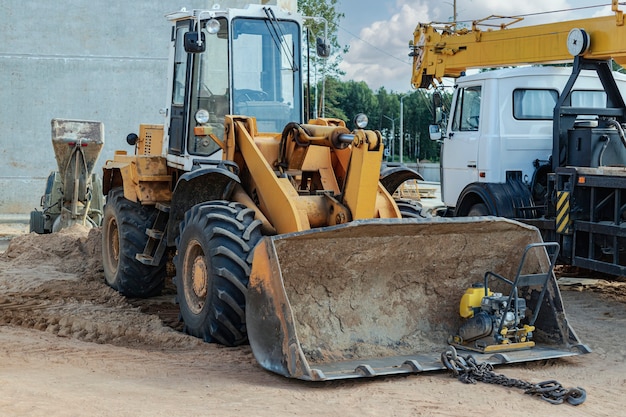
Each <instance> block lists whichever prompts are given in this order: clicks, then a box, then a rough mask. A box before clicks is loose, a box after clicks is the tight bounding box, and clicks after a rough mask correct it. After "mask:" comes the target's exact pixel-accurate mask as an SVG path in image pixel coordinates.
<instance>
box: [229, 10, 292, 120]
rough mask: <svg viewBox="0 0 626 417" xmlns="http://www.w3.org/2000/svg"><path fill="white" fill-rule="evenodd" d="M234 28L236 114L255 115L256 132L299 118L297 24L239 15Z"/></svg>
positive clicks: (234, 105)
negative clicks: (240, 16)
mask: <svg viewBox="0 0 626 417" xmlns="http://www.w3.org/2000/svg"><path fill="white" fill-rule="evenodd" d="M232 30H233V33H232V39H233V43H232V66H233V70H232V74H233V78H232V87H233V95H232V100H233V109H234V113H235V114H238V115H244V116H253V117H256V119H257V128H258V130H259V131H260V132H281V131H282V129H283V127H284V126H285V125H286V124H287V123H289V122H302V110H301V109H302V97H301V96H302V94H301V88H302V87H301V86H302V81H301V78H302V71H300V68H299V62H300V36H299V35H300V27H299V26H298V24H297V23H296V22H291V21H276V20H273V21H272V20H265V19H249V18H237V19H234V20H233V25H232Z"/></svg>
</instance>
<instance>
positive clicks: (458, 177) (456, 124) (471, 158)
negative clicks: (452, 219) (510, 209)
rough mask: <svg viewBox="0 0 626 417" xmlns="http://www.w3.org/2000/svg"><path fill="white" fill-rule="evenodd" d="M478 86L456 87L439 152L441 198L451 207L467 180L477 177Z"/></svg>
mask: <svg viewBox="0 0 626 417" xmlns="http://www.w3.org/2000/svg"><path fill="white" fill-rule="evenodd" d="M481 90H482V88H481V86H480V85H474V86H466V87H459V89H458V90H457V92H456V95H455V100H454V103H453V112H452V115H451V120H450V128H449V129H448V135H447V137H446V138H445V139H444V141H443V148H442V154H441V166H442V170H443V173H442V180H441V188H442V198H443V201H444V202H445V203H446V205H448V206H450V207H455V206H456V204H457V200H458V198H459V195H460V194H461V191H463V189H464V188H465V187H466V186H467V185H468V184H471V183H473V182H476V181H478V143H479V141H478V139H479V134H480V114H481V109H482V106H481Z"/></svg>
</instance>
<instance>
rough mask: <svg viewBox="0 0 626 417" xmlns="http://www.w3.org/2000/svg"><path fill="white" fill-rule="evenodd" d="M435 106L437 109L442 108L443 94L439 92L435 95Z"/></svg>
mask: <svg viewBox="0 0 626 417" xmlns="http://www.w3.org/2000/svg"><path fill="white" fill-rule="evenodd" d="M433 106H434V107H435V108H437V107H441V93H440V92H439V91H435V92H434V93H433Z"/></svg>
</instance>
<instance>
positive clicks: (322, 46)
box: [315, 38, 330, 58]
mask: <svg viewBox="0 0 626 417" xmlns="http://www.w3.org/2000/svg"><path fill="white" fill-rule="evenodd" d="M315 49H316V50H317V55H318V56H320V57H322V58H328V57H329V56H330V44H329V43H328V40H327V39H325V38H317V41H316V48H315Z"/></svg>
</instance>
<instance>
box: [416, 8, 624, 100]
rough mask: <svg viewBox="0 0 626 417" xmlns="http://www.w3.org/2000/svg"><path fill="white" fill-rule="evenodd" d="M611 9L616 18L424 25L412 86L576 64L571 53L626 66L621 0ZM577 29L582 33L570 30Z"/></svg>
mask: <svg viewBox="0 0 626 417" xmlns="http://www.w3.org/2000/svg"><path fill="white" fill-rule="evenodd" d="M612 10H613V11H614V12H615V15H614V16H604V17H597V18H589V19H581V20H570V21H565V22H557V23H548V24H543V25H535V26H526V27H520V28H514V29H509V28H508V26H510V25H511V24H512V23H516V22H519V21H520V20H521V18H515V17H513V18H511V19H513V21H512V22H510V23H508V24H503V25H499V26H498V27H499V29H497V30H492V29H488V30H481V29H479V26H486V27H489V26H494V25H492V24H491V25H490V21H494V20H495V19H503V18H505V17H504V16H490V17H488V18H486V19H483V20H479V21H475V22H473V25H472V29H471V30H468V29H461V30H457V29H455V28H454V26H451V25H447V26H437V27H436V25H435V24H432V23H427V24H421V23H420V24H418V25H417V27H416V29H415V32H414V33H413V36H414V39H413V42H411V44H410V47H411V49H412V52H411V54H410V55H411V56H412V57H413V75H412V78H411V84H412V85H413V87H414V88H428V87H429V86H430V85H432V84H433V82H434V81H435V80H436V81H438V82H439V83H441V79H442V77H452V78H457V77H460V76H461V75H462V74H463V73H464V72H465V71H466V70H467V69H468V68H490V67H500V66H507V65H523V64H542V63H543V64H554V63H563V62H571V61H572V51H575V52H576V53H575V54H574V55H581V56H583V57H584V58H587V59H593V60H608V59H611V58H612V59H613V60H614V61H615V62H617V63H618V64H620V65H622V66H626V27H625V26H624V16H623V12H622V11H621V10H619V8H618V0H612ZM506 18H508V17H506ZM575 28H579V29H583V31H582V32H581V31H578V32H576V33H574V34H570V31H571V30H572V29H575ZM581 33H582V35H581ZM587 35H588V36H587ZM581 36H583V37H586V39H585V38H581ZM577 49H580V51H577Z"/></svg>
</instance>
